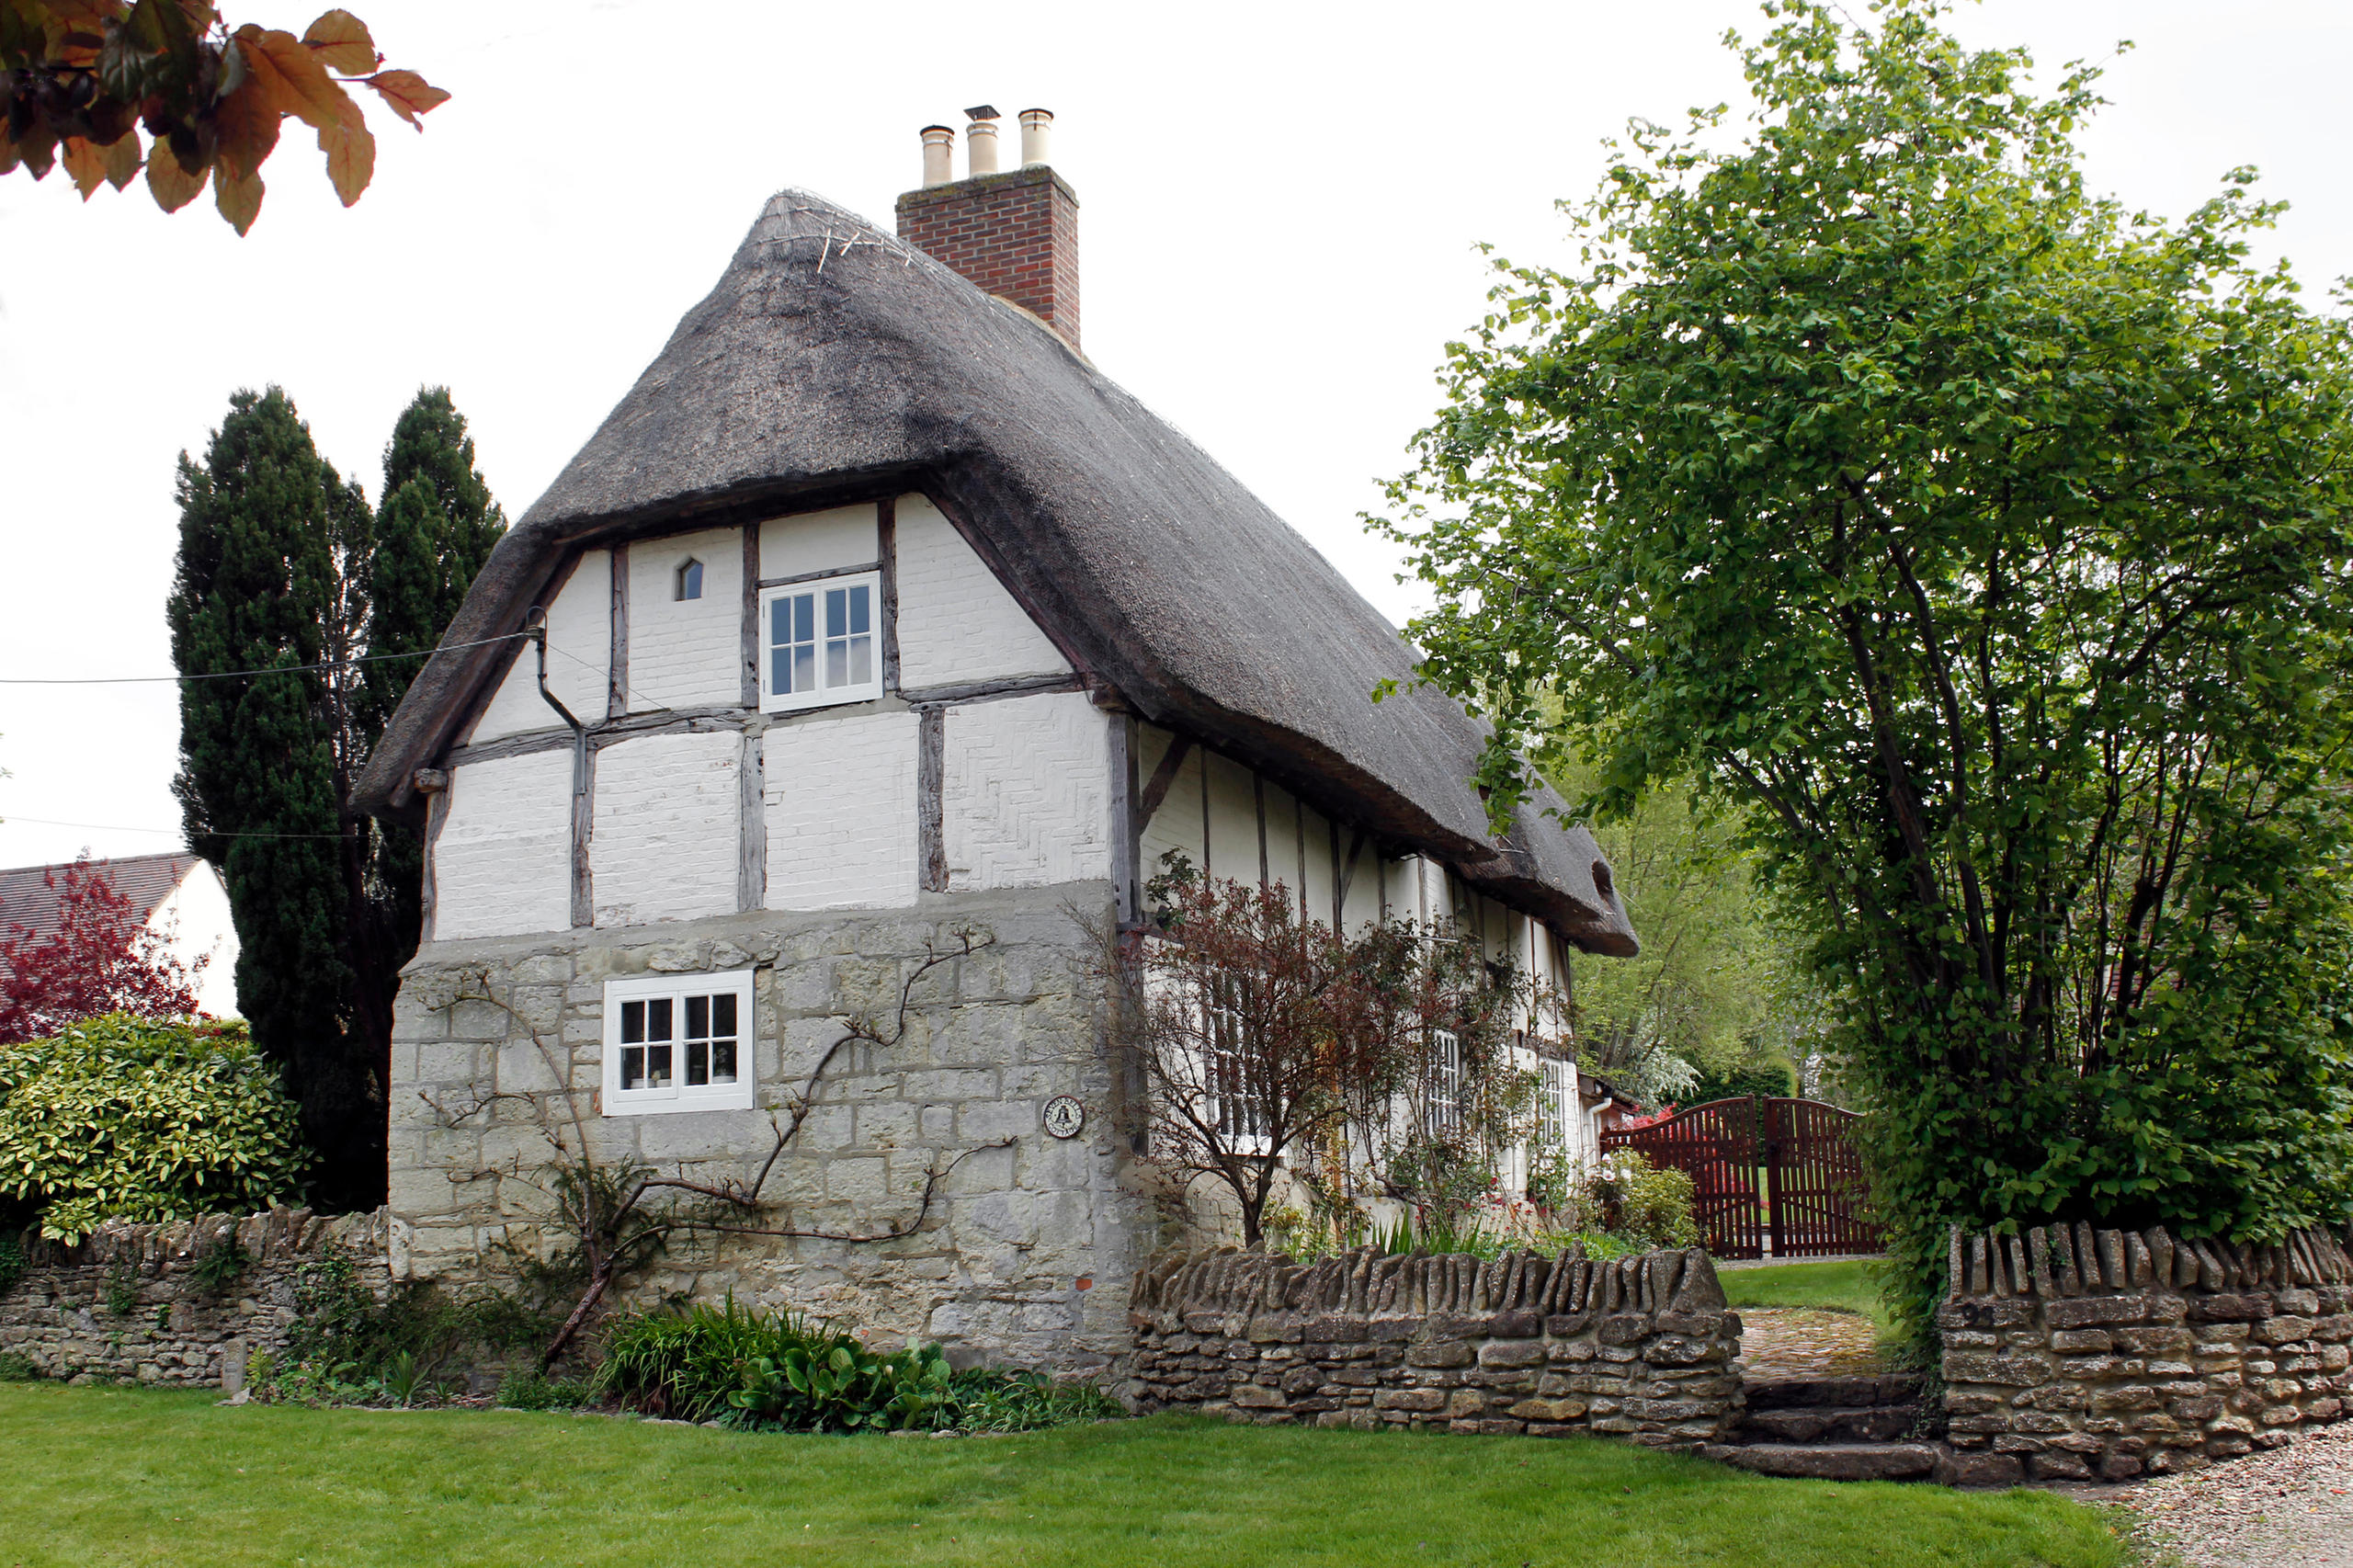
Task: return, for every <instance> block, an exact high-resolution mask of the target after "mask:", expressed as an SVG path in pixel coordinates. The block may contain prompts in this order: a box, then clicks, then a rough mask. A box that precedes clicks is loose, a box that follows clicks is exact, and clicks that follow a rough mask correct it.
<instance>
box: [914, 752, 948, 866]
mask: <svg viewBox="0 0 2353 1568" xmlns="http://www.w3.org/2000/svg"><path fill="white" fill-rule="evenodd" d="M947 719H948V715H947V712H946V710H943V709H938V708H926V709H924V710H922V714H921V719H920V722H918V724H917V725H916V728H915V867H916V873H917V875H918V877H919V878H920V879H921V881H922V884H923V889H924V891H925V892H947V891H948V831H947V821H946V818H945V816H944V814H943V809H942V806H941V803H940V799H939V796H940V790H941V787H942V784H943V776H944V774H945V773H946V771H947V750H948V747H947V742H948V725H947Z"/></svg>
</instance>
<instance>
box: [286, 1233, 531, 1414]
mask: <svg viewBox="0 0 2353 1568" xmlns="http://www.w3.org/2000/svg"><path fill="white" fill-rule="evenodd" d="M553 1327H554V1320H553V1318H552V1317H551V1315H550V1314H549V1313H548V1312H546V1311H544V1310H543V1309H541V1308H539V1307H537V1306H534V1305H533V1304H531V1303H530V1302H529V1301H522V1300H519V1299H517V1298H516V1297H513V1296H509V1295H505V1294H502V1293H500V1292H497V1291H494V1290H475V1291H471V1292H465V1293H452V1292H449V1291H446V1290H442V1289H441V1288H440V1287H439V1286H438V1285H436V1284H433V1283H431V1282H429V1281H415V1280H409V1281H402V1282H400V1283H398V1284H395V1285H394V1286H393V1287H392V1290H391V1292H390V1294H388V1295H387V1296H385V1297H384V1298H383V1299H382V1300H381V1301H380V1300H379V1299H378V1298H377V1297H376V1295H375V1293H374V1292H373V1291H371V1290H369V1288H368V1285H367V1283H366V1281H365V1280H363V1279H362V1278H360V1274H359V1269H358V1265H357V1264H355V1263H354V1262H353V1260H352V1259H351V1258H350V1257H349V1256H345V1255H343V1254H341V1253H329V1254H327V1255H326V1256H322V1257H318V1258H313V1259H312V1260H311V1261H310V1262H308V1263H305V1264H303V1265H302V1266H301V1267H299V1268H297V1269H296V1270H295V1272H294V1321H293V1323H292V1324H290V1325H289V1326H288V1329H287V1333H286V1341H285V1348H284V1350H283V1352H282V1353H281V1354H279V1355H278V1356H277V1357H274V1358H269V1359H268V1360H267V1361H264V1360H263V1359H262V1358H259V1357H256V1358H255V1362H256V1364H255V1366H254V1367H253V1368H251V1369H249V1370H248V1372H247V1376H248V1378H249V1379H250V1381H252V1383H253V1386H254V1387H255V1388H256V1391H258V1392H261V1393H263V1394H264V1395H265V1396H266V1397H267V1398H269V1399H272V1400H277V1401H282V1402H285V1403H298V1404H382V1403H393V1404H402V1405H405V1404H409V1403H414V1402H415V1401H416V1400H417V1399H418V1398H419V1397H420V1396H421V1395H423V1394H425V1393H427V1392H431V1391H432V1390H433V1389H434V1387H435V1385H436V1380H437V1379H439V1378H441V1377H443V1376H444V1375H445V1374H446V1373H447V1372H448V1371H449V1369H451V1368H452V1366H453V1365H455V1364H458V1363H459V1362H460V1361H461V1359H463V1358H466V1357H467V1356H469V1355H485V1356H499V1355H503V1354H512V1353H513V1352H515V1351H517V1350H520V1349H523V1348H526V1347H529V1346H536V1345H537V1344H538V1343H539V1342H540V1340H542V1339H544V1338H545V1337H546V1336H547V1335H548V1334H549V1333H551V1331H552V1330H553Z"/></svg>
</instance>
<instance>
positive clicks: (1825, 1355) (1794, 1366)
mask: <svg viewBox="0 0 2353 1568" xmlns="http://www.w3.org/2000/svg"><path fill="white" fill-rule="evenodd" d="M1739 1311H1740V1324H1741V1334H1740V1358H1741V1362H1742V1365H1743V1367H1744V1368H1745V1373H1746V1375H1747V1376H1748V1377H1750V1378H1840V1377H1868V1376H1870V1375H1871V1374H1873V1373H1876V1372H1880V1371H1882V1370H1884V1368H1882V1367H1881V1365H1880V1359H1879V1343H1878V1341H1879V1331H1878V1330H1877V1329H1876V1328H1874V1327H1872V1325H1871V1320H1870V1319H1869V1318H1867V1317H1861V1316H1859V1315H1857V1314H1856V1313H1854V1312H1819V1311H1816V1310H1814V1309H1813V1308H1810V1307H1742V1308H1741V1309H1739Z"/></svg>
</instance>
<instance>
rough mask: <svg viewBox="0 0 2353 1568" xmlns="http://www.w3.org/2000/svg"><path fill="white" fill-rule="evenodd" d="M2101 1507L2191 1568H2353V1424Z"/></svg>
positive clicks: (2124, 1491) (2116, 1496) (2164, 1480)
mask: <svg viewBox="0 0 2353 1568" xmlns="http://www.w3.org/2000/svg"><path fill="white" fill-rule="evenodd" d="M2102 1501H2105V1502H2111V1503H2114V1504H2116V1505H2117V1506H2120V1507H2123V1508H2129V1509H2131V1511H2132V1512H2133V1513H2135V1514H2137V1515H2139V1516H2140V1517H2142V1518H2143V1520H2145V1521H2146V1522H2147V1525H2148V1527H2149V1533H2150V1534H2151V1535H2153V1536H2154V1537H2155V1538H2156V1539H2157V1540H2160V1541H2162V1542H2163V1543H2164V1544H2165V1545H2166V1546H2169V1547H2171V1548H2172V1549H2173V1550H2174V1551H2177V1552H2179V1553H2180V1554H2181V1559H2182V1561H2183V1562H2187V1563H2189V1564H2190V1565H2191V1568H2353V1423H2347V1424H2345V1425H2341V1426H2323V1427H2319V1428H2316V1429H2314V1430H2313V1431H2312V1432H2310V1433H2307V1434H2305V1435H2304V1436H2303V1437H2300V1438H2298V1440H2297V1441H2296V1442H2295V1443H2293V1444H2291V1445H2290V1446H2289V1447H2287V1448H2284V1449H2272V1450H2271V1451H2270V1452H2268V1453H2260V1454H2250V1455H2248V1456H2247V1457H2246V1458H2245V1459H2240V1460H2227V1461H2225V1462H2223V1463H2221V1464H2217V1465H2215V1466H2213V1467H2212V1468H2211V1469H2209V1470H2201V1471H2196V1472H2194V1473H2192V1474H2188V1475H2168V1476H2164V1477H2161V1478H2159V1479H2157V1480H2155V1481H2148V1482H2143V1483H2139V1484H2137V1485H2133V1486H2129V1487H2122V1488H2119V1489H2117V1490H2116V1491H2115V1492H2113V1493H2110V1494H2108V1495H2107V1496H2106V1497H2104V1498H2103V1499H2102Z"/></svg>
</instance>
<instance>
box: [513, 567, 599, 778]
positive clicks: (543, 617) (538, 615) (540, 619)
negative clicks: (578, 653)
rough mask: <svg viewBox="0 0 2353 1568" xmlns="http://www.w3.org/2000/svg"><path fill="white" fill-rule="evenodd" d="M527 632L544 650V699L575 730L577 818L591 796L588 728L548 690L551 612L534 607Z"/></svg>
mask: <svg viewBox="0 0 2353 1568" xmlns="http://www.w3.org/2000/svg"><path fill="white" fill-rule="evenodd" d="M523 630H524V631H526V632H527V633H529V636H530V639H531V641H532V642H534V643H536V644H537V645H538V647H539V650H540V696H541V697H543V698H545V699H547V704H548V706H549V707H551V708H552V709H554V710H556V714H557V716H558V717H560V718H561V719H563V722H565V723H567V724H569V725H571V726H572V800H573V812H574V814H575V815H576V814H577V813H578V812H579V810H580V802H581V801H583V800H585V799H586V798H587V794H588V728H587V726H586V725H585V724H583V723H582V722H580V721H579V720H577V719H575V718H574V717H573V716H572V710H571V709H569V708H566V707H565V706H564V705H563V703H562V702H560V701H558V700H557V699H556V695H555V693H554V692H552V691H550V690H549V689H548V612H547V611H546V610H544V609H542V608H539V607H538V606H536V605H534V606H533V607H532V608H531V611H530V613H529V615H528V616H526V617H525V618H524V621H523Z"/></svg>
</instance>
